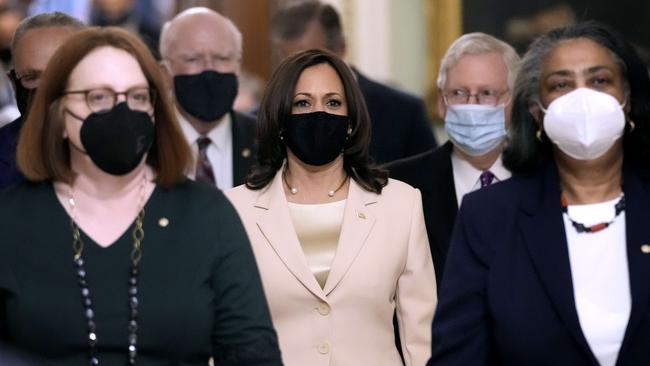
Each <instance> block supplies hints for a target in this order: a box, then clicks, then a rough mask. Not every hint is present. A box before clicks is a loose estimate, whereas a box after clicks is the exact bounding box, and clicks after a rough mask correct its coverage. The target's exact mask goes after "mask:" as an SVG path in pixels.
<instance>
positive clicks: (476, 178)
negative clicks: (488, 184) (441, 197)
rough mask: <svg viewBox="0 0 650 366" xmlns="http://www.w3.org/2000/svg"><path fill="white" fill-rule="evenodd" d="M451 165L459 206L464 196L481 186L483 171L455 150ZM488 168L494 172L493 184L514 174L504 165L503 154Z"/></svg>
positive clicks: (452, 154)
mask: <svg viewBox="0 0 650 366" xmlns="http://www.w3.org/2000/svg"><path fill="white" fill-rule="evenodd" d="M451 167H452V170H453V171H454V187H455V188H456V200H457V202H458V206H460V203H461V202H462V201H463V196H465V195H466V194H467V193H469V192H472V191H475V190H477V189H479V188H481V180H480V177H481V173H483V171H481V170H478V169H476V168H474V166H472V164H470V163H469V162H468V161H467V160H465V159H463V158H461V157H460V156H458V154H456V152H455V151H452V153H451ZM488 170H489V171H490V172H492V174H494V180H493V181H492V184H494V183H497V182H501V181H504V180H506V179H508V178H510V176H512V174H511V173H510V171H509V170H508V169H506V168H505V167H504V166H503V162H502V161H501V155H499V158H498V159H497V160H496V161H495V162H494V164H492V166H491V167H490V169H488Z"/></svg>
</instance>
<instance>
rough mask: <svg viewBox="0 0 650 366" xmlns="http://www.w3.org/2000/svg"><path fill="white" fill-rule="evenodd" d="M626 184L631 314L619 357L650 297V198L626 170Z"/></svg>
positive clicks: (645, 312) (643, 314)
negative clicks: (649, 248) (649, 250)
mask: <svg viewBox="0 0 650 366" xmlns="http://www.w3.org/2000/svg"><path fill="white" fill-rule="evenodd" d="M623 182H624V186H623V191H624V192H625V204H626V207H625V223H626V227H625V230H626V236H627V260H628V268H629V273H630V291H631V293H632V310H631V312H630V319H629V321H628V325H627V329H626V331H625V337H624V338H623V344H622V346H621V350H620V353H619V354H623V353H624V352H625V350H626V349H627V347H628V346H629V344H630V342H631V339H632V338H633V336H634V334H635V332H636V331H637V329H638V327H639V325H640V324H641V323H642V320H643V319H644V317H646V316H647V313H648V299H649V297H650V254H646V253H644V252H643V251H642V250H641V247H642V246H643V245H648V244H650V232H649V230H648V229H647V227H648V214H649V212H648V211H649V209H648V207H650V196H649V195H648V192H647V187H644V186H643V183H642V182H641V180H640V179H639V177H638V176H636V175H634V174H632V173H631V172H629V171H627V170H626V171H625V172H624V177H623ZM619 358H621V357H620V356H619Z"/></svg>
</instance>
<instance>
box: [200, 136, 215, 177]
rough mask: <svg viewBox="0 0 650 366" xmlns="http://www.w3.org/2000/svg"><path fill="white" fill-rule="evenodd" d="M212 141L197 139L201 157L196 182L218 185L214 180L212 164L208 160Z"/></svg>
mask: <svg viewBox="0 0 650 366" xmlns="http://www.w3.org/2000/svg"><path fill="white" fill-rule="evenodd" d="M211 142H212V141H211V140H210V138H209V137H205V136H201V137H199V138H198V139H196V144H197V145H199V156H198V159H197V162H196V176H195V177H196V181H198V182H205V183H208V184H212V185H214V186H216V185H217V182H216V180H215V179H214V171H213V170H212V164H210V160H208V146H210V143H211Z"/></svg>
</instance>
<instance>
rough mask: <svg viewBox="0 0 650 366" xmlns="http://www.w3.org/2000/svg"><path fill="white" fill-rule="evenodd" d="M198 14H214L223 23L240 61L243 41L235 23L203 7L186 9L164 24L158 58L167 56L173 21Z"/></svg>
mask: <svg viewBox="0 0 650 366" xmlns="http://www.w3.org/2000/svg"><path fill="white" fill-rule="evenodd" d="M200 13H203V14H208V13H210V14H214V15H216V16H217V17H218V18H219V19H221V20H222V21H223V22H224V24H225V25H226V27H227V28H228V29H229V30H230V32H231V33H232V36H233V38H234V39H235V48H236V51H237V57H238V58H239V59H241V57H242V54H243V53H244V41H243V36H242V34H241V32H240V31H239V28H237V26H236V25H235V23H233V21H232V20H230V19H229V18H227V17H225V16H223V15H221V14H219V13H218V12H216V11H214V10H212V9H209V8H205V7H194V8H189V9H186V10H184V11H182V12H180V13H178V14H177V15H176V16H175V17H174V18H173V19H171V20H169V21H167V22H165V24H164V25H163V26H162V29H161V31H160V41H159V43H158V51H159V52H160V57H161V58H163V59H166V58H167V57H168V56H169V43H170V42H171V40H172V39H173V36H172V34H171V33H170V31H169V29H170V28H171V25H172V23H173V22H174V20H176V19H178V18H179V17H183V16H188V15H192V14H200Z"/></svg>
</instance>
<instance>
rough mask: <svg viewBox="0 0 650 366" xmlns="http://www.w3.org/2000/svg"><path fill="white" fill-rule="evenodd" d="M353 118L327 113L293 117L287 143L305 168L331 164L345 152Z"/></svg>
mask: <svg viewBox="0 0 650 366" xmlns="http://www.w3.org/2000/svg"><path fill="white" fill-rule="evenodd" d="M349 126H350V118H349V117H348V116H339V115H336V114H330V113H327V112H313V113H303V114H292V115H290V116H289V118H288V119H287V121H286V123H285V124H284V132H283V136H284V141H285V143H286V144H287V147H288V148H289V149H291V152H292V153H293V154H294V155H296V157H297V158H298V159H300V161H302V162H303V163H305V164H309V165H314V166H320V165H325V164H327V163H330V162H332V161H333V160H334V159H336V157H337V156H338V155H339V154H340V153H341V152H342V151H343V149H345V147H346V143H347V140H348V138H349V132H348V129H349Z"/></svg>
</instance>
